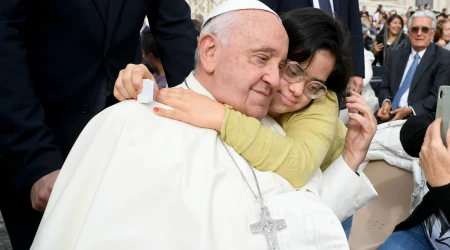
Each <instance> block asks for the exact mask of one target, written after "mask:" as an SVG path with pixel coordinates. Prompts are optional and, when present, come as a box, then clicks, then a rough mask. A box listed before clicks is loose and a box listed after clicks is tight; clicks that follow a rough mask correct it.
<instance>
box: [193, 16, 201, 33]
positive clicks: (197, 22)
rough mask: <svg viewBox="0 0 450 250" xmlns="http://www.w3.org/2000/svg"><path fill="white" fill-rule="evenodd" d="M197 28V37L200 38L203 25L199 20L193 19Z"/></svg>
mask: <svg viewBox="0 0 450 250" xmlns="http://www.w3.org/2000/svg"><path fill="white" fill-rule="evenodd" d="M192 22H193V23H194V26H195V31H196V32H197V37H199V36H200V31H202V23H201V22H200V21H199V20H197V19H192Z"/></svg>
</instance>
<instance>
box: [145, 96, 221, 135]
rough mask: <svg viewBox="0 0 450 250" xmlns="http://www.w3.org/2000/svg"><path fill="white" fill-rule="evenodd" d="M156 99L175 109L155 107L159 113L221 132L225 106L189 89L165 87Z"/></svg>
mask: <svg viewBox="0 0 450 250" xmlns="http://www.w3.org/2000/svg"><path fill="white" fill-rule="evenodd" d="M156 101H158V102H160V103H163V104H165V105H167V106H170V107H172V108H173V110H169V109H163V108H154V111H155V113H156V114H157V115H159V116H162V117H167V118H170V119H174V120H178V121H182V122H185V123H189V124H192V125H194V126H197V127H201V128H209V129H215V130H217V131H218V132H220V130H221V128H222V122H223V119H224V117H225V106H224V105H223V104H221V103H219V102H216V101H214V100H211V99H210V98H208V97H206V96H204V95H200V94H198V93H196V92H194V91H192V90H189V89H182V88H170V89H168V88H164V89H160V90H159V93H158V94H157V95H156Z"/></svg>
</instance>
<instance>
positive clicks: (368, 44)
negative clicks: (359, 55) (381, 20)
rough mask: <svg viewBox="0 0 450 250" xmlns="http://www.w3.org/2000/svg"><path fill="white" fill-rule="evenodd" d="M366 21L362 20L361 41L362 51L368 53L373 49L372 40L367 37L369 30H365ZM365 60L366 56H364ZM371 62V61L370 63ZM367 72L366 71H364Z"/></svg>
mask: <svg viewBox="0 0 450 250" xmlns="http://www.w3.org/2000/svg"><path fill="white" fill-rule="evenodd" d="M368 22H369V21H368V20H363V24H362V31H363V41H364V49H366V50H368V51H372V50H373V47H374V43H373V39H372V37H370V36H369V33H370V31H369V29H368V28H367V24H368ZM364 58H366V56H364ZM371 62H373V60H372V61H371ZM366 72H367V71H366Z"/></svg>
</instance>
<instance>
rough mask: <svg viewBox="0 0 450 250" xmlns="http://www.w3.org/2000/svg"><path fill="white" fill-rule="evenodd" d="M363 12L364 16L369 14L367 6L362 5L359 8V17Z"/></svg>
mask: <svg viewBox="0 0 450 250" xmlns="http://www.w3.org/2000/svg"><path fill="white" fill-rule="evenodd" d="M363 14H365V15H366V16H369V11H367V6H365V5H363V7H362V10H361V17H362V16H363Z"/></svg>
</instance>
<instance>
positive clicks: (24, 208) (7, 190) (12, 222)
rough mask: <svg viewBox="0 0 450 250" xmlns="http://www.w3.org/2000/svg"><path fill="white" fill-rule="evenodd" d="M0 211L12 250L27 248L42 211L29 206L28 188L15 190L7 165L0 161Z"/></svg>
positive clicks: (26, 249) (34, 233) (31, 240)
mask: <svg viewBox="0 0 450 250" xmlns="http://www.w3.org/2000/svg"><path fill="white" fill-rule="evenodd" d="M0 211H1V213H2V215H3V219H4V221H5V225H6V229H7V230H8V234H9V238H10V240H11V245H12V247H13V249H14V250H29V249H30V247H31V244H32V243H33V239H34V236H35V235H36V231H37V229H38V227H39V223H40V222H41V218H42V215H43V214H42V213H40V212H37V211H35V210H34V209H33V208H32V207H31V200H30V189H27V190H23V191H21V192H16V190H15V188H14V185H13V183H12V180H11V178H10V174H9V173H8V171H7V166H5V164H4V162H3V163H0Z"/></svg>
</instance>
